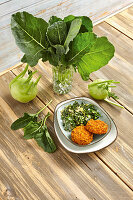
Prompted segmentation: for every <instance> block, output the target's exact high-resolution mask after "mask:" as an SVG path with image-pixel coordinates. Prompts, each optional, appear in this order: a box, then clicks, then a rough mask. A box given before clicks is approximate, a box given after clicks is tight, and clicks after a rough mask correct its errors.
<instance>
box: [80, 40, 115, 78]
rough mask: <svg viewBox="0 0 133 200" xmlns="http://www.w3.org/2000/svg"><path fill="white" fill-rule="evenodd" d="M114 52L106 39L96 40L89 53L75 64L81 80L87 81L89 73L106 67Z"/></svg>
mask: <svg viewBox="0 0 133 200" xmlns="http://www.w3.org/2000/svg"><path fill="white" fill-rule="evenodd" d="M114 51H115V50H114V46H113V45H112V44H111V43H110V42H109V41H108V39H107V38H106V37H100V38H97V39H96V42H95V43H94V44H93V46H92V47H91V48H90V51H89V52H88V53H86V54H85V55H84V56H83V57H82V58H81V60H80V61H79V62H78V64H77V66H78V71H79V73H80V75H81V76H82V79H83V80H85V81H86V80H88V79H89V75H90V73H91V72H94V71H97V70H98V69H100V68H101V67H102V66H104V65H106V64H107V63H108V62H109V60H110V59H111V58H112V57H113V56H114Z"/></svg>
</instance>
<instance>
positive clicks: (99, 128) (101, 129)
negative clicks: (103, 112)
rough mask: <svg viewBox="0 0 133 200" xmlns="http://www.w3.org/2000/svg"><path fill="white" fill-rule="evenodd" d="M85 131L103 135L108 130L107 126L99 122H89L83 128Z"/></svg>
mask: <svg viewBox="0 0 133 200" xmlns="http://www.w3.org/2000/svg"><path fill="white" fill-rule="evenodd" d="M85 129H86V130H87V131H89V132H91V133H94V134H100V135H101V134H105V133H107V130H108V125H107V124H106V123H105V122H103V121H101V120H93V119H91V120H89V121H88V122H87V124H86V126H85Z"/></svg>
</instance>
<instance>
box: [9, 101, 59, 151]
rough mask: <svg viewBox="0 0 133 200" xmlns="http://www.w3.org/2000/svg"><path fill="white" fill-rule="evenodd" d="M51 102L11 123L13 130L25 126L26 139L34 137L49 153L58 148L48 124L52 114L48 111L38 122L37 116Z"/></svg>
mask: <svg viewBox="0 0 133 200" xmlns="http://www.w3.org/2000/svg"><path fill="white" fill-rule="evenodd" d="M50 103H51V101H50V102H49V103H48V104H47V105H46V106H44V107H43V108H42V109H41V110H40V111H39V112H37V113H35V114H28V113H24V116H23V117H21V118H19V119H17V120H16V121H15V122H14V123H13V124H12V125H11V129H13V130H17V129H19V128H24V139H26V140H28V139H32V138H34V139H35V140H36V142H37V143H38V145H39V146H40V147H42V148H43V149H44V151H46V152H48V153H52V152H54V151H55V150H56V146H55V144H54V141H53V140H52V138H51V136H50V134H49V132H48V128H47V126H46V119H47V118H48V117H49V116H50V114H49V113H48V114H47V115H46V116H45V117H44V119H42V120H41V121H39V122H37V118H38V115H39V114H40V112H42V111H43V110H44V109H45V108H46V107H47V106H48V105H49V104H50Z"/></svg>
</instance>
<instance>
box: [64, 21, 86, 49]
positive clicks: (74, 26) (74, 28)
mask: <svg viewBox="0 0 133 200" xmlns="http://www.w3.org/2000/svg"><path fill="white" fill-rule="evenodd" d="M81 24H82V20H81V19H75V20H73V21H72V22H71V25H70V29H69V32H68V35H67V38H66V40H65V43H64V47H65V49H66V53H67V52H68V51H69V43H70V42H71V41H72V40H73V39H74V38H75V37H76V35H77V34H78V32H79V30H80V27H81Z"/></svg>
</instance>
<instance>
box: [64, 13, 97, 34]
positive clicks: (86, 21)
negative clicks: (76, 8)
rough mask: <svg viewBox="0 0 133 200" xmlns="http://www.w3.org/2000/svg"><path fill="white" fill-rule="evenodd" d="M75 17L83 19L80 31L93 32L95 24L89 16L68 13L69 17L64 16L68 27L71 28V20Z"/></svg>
mask: <svg viewBox="0 0 133 200" xmlns="http://www.w3.org/2000/svg"><path fill="white" fill-rule="evenodd" d="M75 19H81V20H82V25H81V28H80V31H79V32H80V33H84V32H92V29H93V24H92V21H91V19H90V18H89V17H87V16H77V17H76V16H74V15H68V16H67V17H65V18H64V22H66V24H67V27H68V28H69V27H70V25H71V22H72V21H73V20H75Z"/></svg>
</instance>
